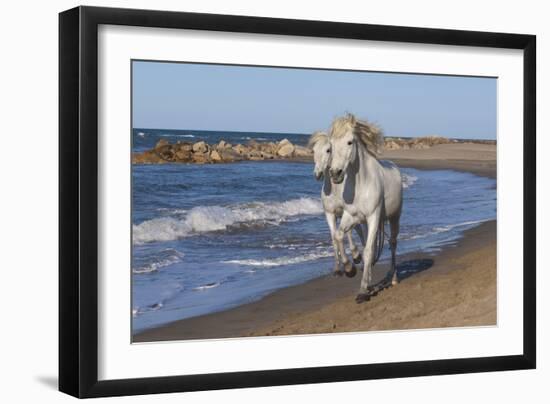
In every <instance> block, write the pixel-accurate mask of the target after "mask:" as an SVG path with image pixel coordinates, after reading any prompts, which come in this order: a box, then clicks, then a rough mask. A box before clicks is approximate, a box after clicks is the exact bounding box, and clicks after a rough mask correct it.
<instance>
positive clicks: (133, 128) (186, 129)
mask: <svg viewBox="0 0 550 404" xmlns="http://www.w3.org/2000/svg"><path fill="white" fill-rule="evenodd" d="M132 130H163V131H202V132H226V133H258V134H272V135H303V136H310V135H311V134H312V133H313V132H314V131H312V132H311V133H304V132H268V131H260V130H252V131H250V130H226V129H223V130H222V129H189V128H183V129H177V128H145V127H134V126H132ZM427 136H438V137H444V138H447V139H461V140H494V141H496V140H497V138H496V136H495V138H494V139H491V138H475V137H451V136H445V135H439V134H431V135H430V134H426V135H419V136H404V135H388V134H385V135H384V137H388V138H418V137H427Z"/></svg>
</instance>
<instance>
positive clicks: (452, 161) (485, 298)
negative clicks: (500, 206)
mask: <svg viewBox="0 0 550 404" xmlns="http://www.w3.org/2000/svg"><path fill="white" fill-rule="evenodd" d="M383 158H385V159H391V160H393V161H395V162H396V163H397V164H398V165H400V166H402V167H412V168H417V169H453V170H459V171H467V172H471V173H474V174H477V175H482V176H487V177H491V178H495V177H496V146H495V145H484V144H469V143H461V144H444V145H439V146H434V147H431V148H429V149H421V150H393V151H387V152H386V153H385V154H384V155H383ZM387 270H388V267H387V265H384V264H379V265H376V266H375V268H374V277H375V281H377V280H379V279H381V278H382V277H383V275H384V274H385V273H386V272H387ZM397 271H398V275H399V279H400V283H399V284H398V285H397V286H394V287H391V288H388V289H385V290H382V291H381V292H380V293H379V294H378V295H377V296H374V297H372V298H371V300H370V301H368V302H365V303H363V304H356V303H355V301H354V297H355V294H356V293H357V290H358V288H359V282H360V275H361V273H359V274H358V276H357V277H355V278H352V279H348V278H335V277H332V276H324V277H321V278H317V279H314V280H312V281H309V282H307V283H305V284H301V285H297V286H293V287H288V288H285V289H281V290H278V291H276V292H274V293H272V294H270V295H268V296H266V297H265V298H263V299H261V300H259V301H256V302H253V303H249V304H245V305H242V306H239V307H236V308H234V309H230V310H226V311H222V312H218V313H213V314H208V315H204V316H199V317H194V318H189V319H185V320H180V321H175V322H172V323H169V324H167V325H164V326H161V327H158V328H154V329H149V330H146V331H144V332H141V333H139V334H137V335H134V336H133V342H149V341H169V340H189V339H208V338H230V337H247V336H266V335H289V334H312V333H333V332H351V331H369V330H398V329H417V328H437V327H460V326H479V325H494V324H496V301H497V296H496V222H495V221H491V222H486V223H483V224H481V225H480V226H477V227H476V228H473V229H471V230H468V231H466V232H465V233H464V237H463V238H462V239H461V240H460V241H459V242H458V243H456V244H455V245H451V246H448V247H445V248H444V249H443V250H442V251H440V252H439V253H437V254H433V253H432V254H427V253H412V254H406V255H398V268H397Z"/></svg>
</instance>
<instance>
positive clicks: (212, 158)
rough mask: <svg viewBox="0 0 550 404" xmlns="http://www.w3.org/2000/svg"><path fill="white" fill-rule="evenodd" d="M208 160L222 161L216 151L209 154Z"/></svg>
mask: <svg viewBox="0 0 550 404" xmlns="http://www.w3.org/2000/svg"><path fill="white" fill-rule="evenodd" d="M210 160H212V161H216V162H220V161H222V156H220V153H218V152H217V151H216V150H212V151H211V152H210Z"/></svg>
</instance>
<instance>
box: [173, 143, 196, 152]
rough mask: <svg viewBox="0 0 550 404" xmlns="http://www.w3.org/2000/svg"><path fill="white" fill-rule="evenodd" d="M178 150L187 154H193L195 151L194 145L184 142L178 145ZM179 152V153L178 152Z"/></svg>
mask: <svg viewBox="0 0 550 404" xmlns="http://www.w3.org/2000/svg"><path fill="white" fill-rule="evenodd" d="M177 150H178V151H179V150H182V151H185V152H191V151H193V144H192V143H188V142H182V143H178V144H177ZM176 152H177V151H176Z"/></svg>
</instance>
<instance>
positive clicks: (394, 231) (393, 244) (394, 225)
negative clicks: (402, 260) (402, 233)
mask: <svg viewBox="0 0 550 404" xmlns="http://www.w3.org/2000/svg"><path fill="white" fill-rule="evenodd" d="M398 235H399V216H397V217H393V218H391V219H390V249H391V284H392V286H394V285H397V284H398V283H399V279H398V278H397V267H396V264H395V252H396V250H397V236H398Z"/></svg>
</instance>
